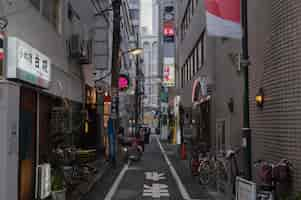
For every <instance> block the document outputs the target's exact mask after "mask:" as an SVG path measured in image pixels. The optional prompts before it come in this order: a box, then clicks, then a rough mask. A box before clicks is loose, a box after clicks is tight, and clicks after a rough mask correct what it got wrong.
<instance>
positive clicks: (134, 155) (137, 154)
mask: <svg viewBox="0 0 301 200" xmlns="http://www.w3.org/2000/svg"><path fill="white" fill-rule="evenodd" d="M121 145H122V153H123V158H124V161H126V162H127V161H129V160H132V161H139V160H141V157H142V154H143V146H142V145H141V142H140V140H139V139H138V138H136V137H130V138H129V137H127V138H123V141H122V142H121Z"/></svg>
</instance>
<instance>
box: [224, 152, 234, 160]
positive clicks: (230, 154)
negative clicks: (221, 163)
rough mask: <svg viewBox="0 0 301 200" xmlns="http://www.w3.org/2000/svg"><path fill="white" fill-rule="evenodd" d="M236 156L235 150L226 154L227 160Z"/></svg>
mask: <svg viewBox="0 0 301 200" xmlns="http://www.w3.org/2000/svg"><path fill="white" fill-rule="evenodd" d="M234 154H235V151H233V150H228V151H227V152H226V158H227V159H229V158H231V157H232V156H233V155H234Z"/></svg>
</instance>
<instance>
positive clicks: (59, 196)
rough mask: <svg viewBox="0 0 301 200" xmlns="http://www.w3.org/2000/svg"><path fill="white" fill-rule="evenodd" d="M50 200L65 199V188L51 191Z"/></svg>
mask: <svg viewBox="0 0 301 200" xmlns="http://www.w3.org/2000/svg"><path fill="white" fill-rule="evenodd" d="M51 196H52V200H66V190H65V189H63V190H58V191H52V194H51Z"/></svg>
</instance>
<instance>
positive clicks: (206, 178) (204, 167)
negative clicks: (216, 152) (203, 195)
mask: <svg viewBox="0 0 301 200" xmlns="http://www.w3.org/2000/svg"><path fill="white" fill-rule="evenodd" d="M198 171H199V183H200V184H201V185H208V184H209V183H210V182H211V176H210V171H211V170H210V166H209V163H207V162H206V163H203V164H201V165H200V168H199V170H198Z"/></svg>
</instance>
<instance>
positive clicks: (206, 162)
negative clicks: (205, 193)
mask: <svg viewBox="0 0 301 200" xmlns="http://www.w3.org/2000/svg"><path fill="white" fill-rule="evenodd" d="M198 175H199V183H200V184H201V185H209V184H213V183H216V184H219V182H220V181H221V180H225V179H227V174H226V169H225V165H224V163H223V161H221V160H220V159H217V156H216V155H214V156H211V155H210V154H209V153H208V154H207V156H206V157H205V158H203V160H202V162H200V165H199V168H198Z"/></svg>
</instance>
